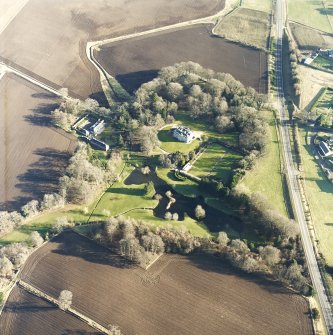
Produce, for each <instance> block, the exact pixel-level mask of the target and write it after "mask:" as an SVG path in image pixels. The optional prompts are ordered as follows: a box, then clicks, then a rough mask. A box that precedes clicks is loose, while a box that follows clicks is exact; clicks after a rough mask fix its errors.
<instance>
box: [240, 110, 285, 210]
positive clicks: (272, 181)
mask: <svg viewBox="0 0 333 335" xmlns="http://www.w3.org/2000/svg"><path fill="white" fill-rule="evenodd" d="M266 116H267V118H268V121H269V135H270V140H269V143H268V145H267V150H266V152H265V153H264V154H263V156H262V157H261V158H259V159H258V161H257V163H256V166H255V167H254V168H253V169H252V170H251V171H248V172H247V173H246V175H245V178H244V179H243V181H242V182H241V184H242V185H245V186H246V187H247V188H248V189H249V190H250V191H251V192H260V193H262V194H263V195H264V196H266V197H267V199H268V200H269V202H270V203H271V204H272V205H273V206H274V207H275V208H276V209H277V210H279V211H280V212H281V213H282V214H287V210H286V204H285V197H284V194H283V182H282V175H281V169H280V166H281V162H280V147H279V142H278V137H277V131H276V127H275V121H274V116H273V114H272V113H271V112H266Z"/></svg>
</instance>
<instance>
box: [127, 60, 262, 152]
mask: <svg viewBox="0 0 333 335" xmlns="http://www.w3.org/2000/svg"><path fill="white" fill-rule="evenodd" d="M266 102H267V97H266V96H265V95H262V94H258V93H257V92H256V91H255V90H254V89H253V88H249V87H244V85H242V84H241V83H240V82H239V81H237V80H235V79H234V78H233V77H232V76H231V75H230V74H225V73H215V72H214V71H212V70H209V69H205V68H203V67H202V66H200V65H199V64H196V63H193V62H184V63H179V64H175V65H174V66H168V67H165V68H163V69H162V70H161V71H160V72H159V75H158V77H157V78H155V79H154V80H152V81H151V82H149V83H145V84H143V85H142V86H141V87H140V88H139V89H138V90H137V92H136V94H135V101H134V102H133V104H132V105H130V106H128V107H129V110H130V112H129V114H130V115H131V117H132V118H135V119H137V120H139V124H140V126H139V127H141V126H143V125H145V126H154V125H155V124H156V118H157V117H158V116H160V117H161V118H162V119H163V121H164V122H169V121H170V117H173V116H174V114H175V112H176V111H177V110H178V109H182V110H186V111H187V112H188V115H189V116H190V117H192V118H193V119H203V120H204V121H205V123H206V124H208V125H211V126H213V127H215V128H216V130H218V131H220V132H226V131H231V130H235V131H237V132H239V134H240V135H239V136H240V146H241V147H242V148H243V149H245V150H253V149H255V150H262V149H263V148H264V146H265V142H266V141H265V135H266V122H265V121H264V120H263V118H262V117H261V115H260V110H261V109H262V108H263V106H264V105H265V103H266Z"/></svg>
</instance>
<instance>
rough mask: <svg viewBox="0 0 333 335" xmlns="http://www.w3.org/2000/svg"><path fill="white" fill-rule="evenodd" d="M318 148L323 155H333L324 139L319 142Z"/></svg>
mask: <svg viewBox="0 0 333 335" xmlns="http://www.w3.org/2000/svg"><path fill="white" fill-rule="evenodd" d="M319 149H320V152H321V154H322V155H323V156H324V157H328V156H332V155H333V151H332V150H331V149H330V147H329V146H328V144H327V143H326V142H324V141H321V142H320V143H319Z"/></svg>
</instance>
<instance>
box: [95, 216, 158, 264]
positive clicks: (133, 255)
mask: <svg viewBox="0 0 333 335" xmlns="http://www.w3.org/2000/svg"><path fill="white" fill-rule="evenodd" d="M95 238H96V239H98V240H99V241H101V242H102V243H104V244H106V245H108V246H109V247H112V248H115V249H116V250H117V251H118V252H119V253H120V254H121V255H122V256H124V257H125V258H126V259H129V260H130V261H132V262H134V263H137V264H140V265H143V266H145V265H147V264H148V263H149V261H150V260H151V258H152V257H153V255H155V254H159V253H162V252H163V251H164V243H163V241H162V239H161V238H160V237H159V236H158V235H156V234H154V233H153V232H151V231H150V229H149V228H148V226H146V225H143V224H142V223H141V222H137V221H135V220H133V219H125V218H124V217H118V218H111V219H109V220H108V221H107V222H106V223H105V225H104V227H103V230H102V231H100V232H97V234H96V235H95Z"/></svg>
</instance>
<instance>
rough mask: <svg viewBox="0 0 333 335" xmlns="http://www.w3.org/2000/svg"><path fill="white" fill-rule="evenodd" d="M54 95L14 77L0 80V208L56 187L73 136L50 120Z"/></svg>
mask: <svg viewBox="0 0 333 335" xmlns="http://www.w3.org/2000/svg"><path fill="white" fill-rule="evenodd" d="M58 103H59V99H58V98H57V97H56V96H54V95H52V94H50V93H48V92H47V91H44V90H43V89H41V88H39V87H38V86H35V85H33V84H30V83H29V82H28V81H25V80H24V79H21V78H20V77H18V76H16V75H13V74H7V75H5V77H4V78H3V79H1V81H0V185H1V187H0V210H11V209H17V208H18V207H20V206H22V205H23V204H25V203H26V202H27V201H29V200H31V199H35V198H39V197H41V195H42V194H45V193H52V192H53V191H55V190H56V189H57V185H58V179H59V177H60V175H61V174H62V173H63V171H64V169H65V167H66V165H67V160H68V156H69V153H70V152H72V150H73V147H74V145H75V141H76V140H75V137H74V136H71V135H69V134H66V133H65V132H63V131H61V130H58V129H56V128H54V127H52V126H51V125H50V111H51V110H52V109H54V108H55V106H57V104H58Z"/></svg>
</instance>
